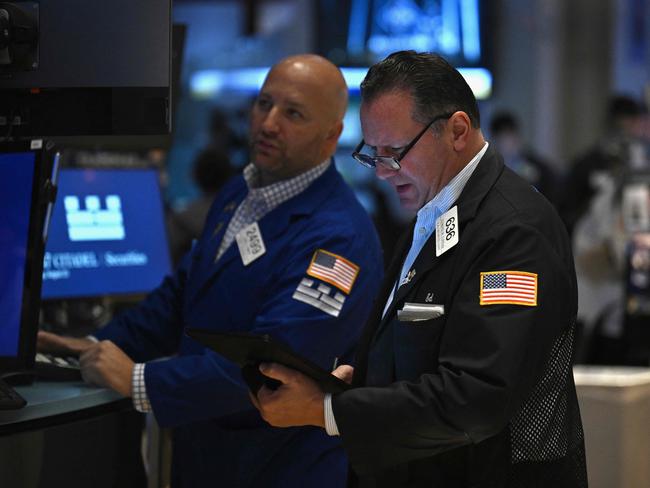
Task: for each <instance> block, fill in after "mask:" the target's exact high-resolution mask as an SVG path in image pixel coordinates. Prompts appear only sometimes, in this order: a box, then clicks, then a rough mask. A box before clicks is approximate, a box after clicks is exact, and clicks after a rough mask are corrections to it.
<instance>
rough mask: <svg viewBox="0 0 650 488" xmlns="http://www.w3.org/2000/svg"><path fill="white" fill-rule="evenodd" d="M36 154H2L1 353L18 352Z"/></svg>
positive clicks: (0, 212) (0, 242) (0, 170)
mask: <svg viewBox="0 0 650 488" xmlns="http://www.w3.org/2000/svg"><path fill="white" fill-rule="evenodd" d="M34 162H35V154H34V153H32V152H24V153H9V154H0V356H16V355H17V354H18V341H19V339H20V321H21V320H20V319H21V308H22V302H23V289H24V286H25V266H26V262H27V239H28V234H29V216H30V211H31V206H32V182H33V180H34Z"/></svg>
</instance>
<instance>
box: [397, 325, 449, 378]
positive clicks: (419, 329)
mask: <svg viewBox="0 0 650 488" xmlns="http://www.w3.org/2000/svg"><path fill="white" fill-rule="evenodd" d="M445 322H446V317H445V316H444V315H443V316H441V317H437V318H435V319H430V320H422V321H417V322H400V321H395V323H394V328H393V340H394V342H393V348H394V351H395V375H396V378H397V379H398V380H409V381H413V380H416V379H417V378H418V377H419V376H420V375H422V374H424V373H431V372H433V371H435V370H436V368H437V365H438V348H439V342H440V335H441V334H442V330H443V328H444V324H445Z"/></svg>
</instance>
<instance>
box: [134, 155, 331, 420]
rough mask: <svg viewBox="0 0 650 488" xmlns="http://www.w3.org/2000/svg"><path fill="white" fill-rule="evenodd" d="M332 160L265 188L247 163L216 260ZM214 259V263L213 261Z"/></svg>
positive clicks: (142, 404)
mask: <svg viewBox="0 0 650 488" xmlns="http://www.w3.org/2000/svg"><path fill="white" fill-rule="evenodd" d="M330 164H331V161H330V160H329V159H328V160H327V161H324V162H322V163H321V164H319V165H318V166H316V167H315V168H312V169H310V170H309V171H306V172H304V173H302V174H300V175H298V176H294V177H293V178H291V179H288V180H284V181H279V182H277V183H273V184H272V185H268V186H262V187H260V186H259V179H260V173H259V170H258V169H257V168H256V167H255V166H253V164H249V165H248V166H246V167H245V168H244V179H245V180H246V185H247V186H248V194H247V195H246V198H244V200H243V201H242V202H241V204H240V205H239V207H237V210H235V214H234V215H233V217H232V219H230V223H229V224H228V228H227V229H226V232H225V234H224V237H223V240H222V241H221V245H220V246H219V251H218V252H217V256H216V259H219V258H220V257H221V255H222V254H223V253H224V252H225V251H226V250H227V249H228V247H229V246H230V245H231V244H232V242H233V241H234V240H235V236H236V235H237V233H238V232H239V231H241V230H242V229H243V228H244V227H246V226H247V225H250V224H252V223H253V222H257V221H258V220H260V219H261V218H262V217H264V216H265V215H266V214H267V213H269V212H270V211H271V210H273V209H274V208H276V207H277V206H278V205H280V204H281V203H284V202H286V201H287V200H289V199H290V198H292V197H295V196H296V195H298V194H299V193H301V192H303V191H305V190H306V189H307V187H308V186H309V185H310V184H311V183H312V182H313V181H314V180H315V179H316V178H318V177H319V176H320V175H322V174H323V173H324V172H325V171H326V170H327V168H329V166H330ZM216 259H215V260H216ZM144 368H145V364H144V363H138V364H136V365H135V366H134V368H133V377H132V379H131V382H132V387H133V406H134V407H135V409H136V410H137V411H138V412H150V411H151V403H150V402H149V396H148V395H147V388H146V384H145V381H144Z"/></svg>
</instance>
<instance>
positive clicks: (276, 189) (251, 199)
mask: <svg viewBox="0 0 650 488" xmlns="http://www.w3.org/2000/svg"><path fill="white" fill-rule="evenodd" d="M330 164H331V163H330V161H329V160H327V161H324V162H323V163H321V164H319V165H318V166H316V167H315V168H312V169H310V170H309V171H306V172H304V173H302V174H300V175H298V176H294V177H293V178H291V179H288V180H284V181H279V182H277V183H273V184H272V185H268V186H262V187H260V186H259V179H260V172H259V170H258V169H257V168H256V167H255V166H254V165H253V164H252V163H251V164H249V165H248V166H246V167H245V168H244V179H245V180H246V185H247V186H248V194H247V195H246V198H244V201H242V202H241V204H240V205H239V207H237V210H235V215H233V217H232V219H230V223H229V224H228V228H227V229H226V232H225V234H224V236H223V240H222V241H221V245H220V246H219V251H218V252H217V256H216V259H215V260H217V259H219V258H220V257H221V256H222V255H223V253H224V252H226V250H227V249H228V247H230V245H231V244H232V242H233V241H234V240H235V236H236V235H237V234H238V233H239V232H240V231H241V230H242V229H243V228H244V227H246V226H247V225H250V224H252V223H253V222H257V221H258V220H260V219H261V218H262V217H264V216H265V215H266V214H267V213H269V212H270V211H271V210H273V209H274V208H276V207H277V206H278V205H280V204H281V203H284V202H286V201H287V200H289V199H290V198H291V197H294V196H296V195H298V194H299V193H301V192H303V191H304V190H305V189H306V188H307V187H308V186H309V185H310V184H311V183H312V182H313V181H314V180H315V179H316V178H318V177H319V176H320V175H322V174H323V173H324V172H325V170H326V169H327V168H328V167H329V165H330Z"/></svg>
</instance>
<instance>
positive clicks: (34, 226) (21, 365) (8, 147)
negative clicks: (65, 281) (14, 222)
mask: <svg viewBox="0 0 650 488" xmlns="http://www.w3.org/2000/svg"><path fill="white" fill-rule="evenodd" d="M47 146H48V144H47V143H46V142H45V141H43V140H42V139H32V138H30V139H23V140H11V141H0V154H9V153H25V152H31V153H34V175H33V178H32V194H31V204H30V211H29V226H28V232H27V249H26V259H25V271H24V273H25V275H24V285H23V294H22V303H21V307H20V334H19V337H18V349H17V354H16V355H15V356H1V355H0V372H7V371H21V370H29V369H31V368H32V367H33V365H34V355H35V353H36V334H37V332H38V317H39V310H40V297H41V280H42V274H43V252H44V249H45V246H44V242H43V225H44V219H45V210H46V208H47V203H48V198H49V196H48V192H47V191H46V190H47V182H48V180H49V178H50V175H51V172H52V157H51V156H52V154H53V152H52V149H53V148H48V147H47Z"/></svg>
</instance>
